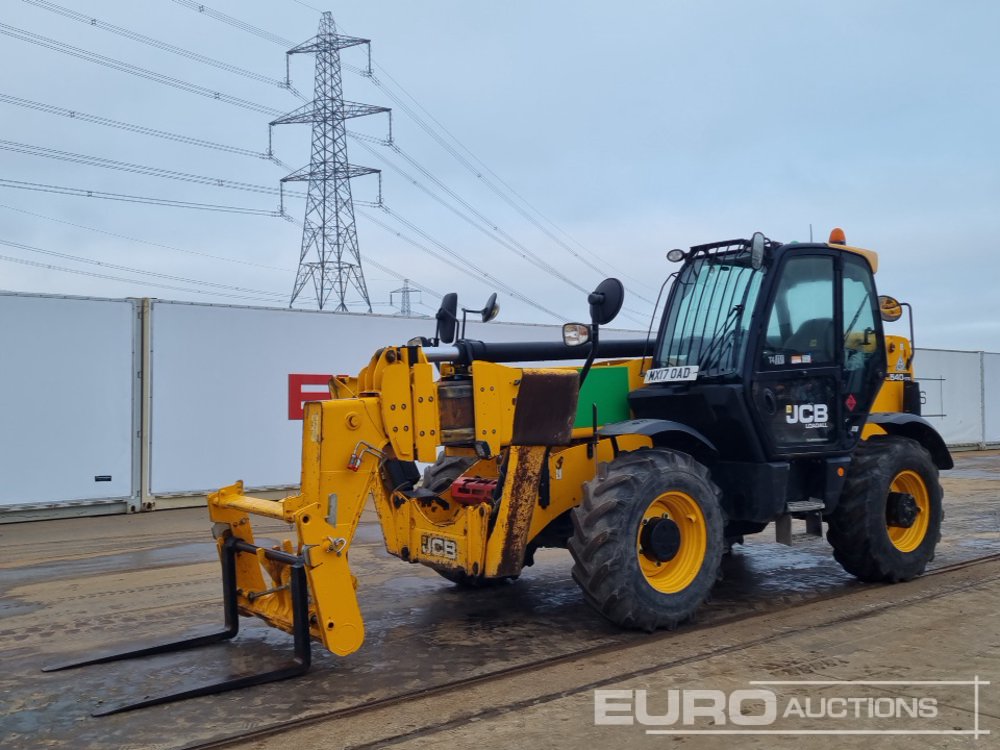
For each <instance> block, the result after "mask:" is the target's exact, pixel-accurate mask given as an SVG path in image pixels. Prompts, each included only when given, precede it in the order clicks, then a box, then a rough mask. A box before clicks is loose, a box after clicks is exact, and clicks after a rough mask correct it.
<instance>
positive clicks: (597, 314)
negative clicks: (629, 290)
mask: <svg viewBox="0 0 1000 750" xmlns="http://www.w3.org/2000/svg"><path fill="white" fill-rule="evenodd" d="M624 301H625V287H624V286H622V283H621V282H620V281H619V280H618V279H614V278H612V279H605V280H604V281H602V282H601V283H600V284H598V285H597V289H595V290H594V291H592V292H591V293H590V296H588V297H587V302H589V303H590V320H591V321H592V322H593V323H594V325H598V326H603V325H607V324H608V323H610V322H611V321H612V320H614V319H615V316H616V315H618V313H619V312H620V311H621V309H622V303H623V302H624Z"/></svg>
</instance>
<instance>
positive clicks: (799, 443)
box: [751, 248, 843, 458]
mask: <svg viewBox="0 0 1000 750" xmlns="http://www.w3.org/2000/svg"><path fill="white" fill-rule="evenodd" d="M837 265H838V264H837V256H836V254H835V253H834V252H831V251H826V252H824V251H822V250H819V249H817V251H816V252H810V251H809V250H808V249H805V248H803V249H801V250H799V249H796V250H794V251H789V252H788V254H786V255H785V257H784V258H783V261H782V263H781V264H780V271H779V273H780V275H779V277H778V279H777V281H776V282H775V283H774V284H773V285H772V291H771V295H770V298H769V300H768V302H767V304H766V305H765V307H764V311H763V317H762V328H761V329H760V331H759V334H758V339H757V342H758V345H757V348H756V354H755V357H756V362H755V366H754V372H753V375H752V382H751V400H752V403H753V409H754V411H755V415H756V419H757V422H758V425H759V427H760V429H761V432H762V438H763V443H764V445H765V452H766V453H768V454H769V455H770V456H771V457H772V458H781V457H787V456H790V455H799V454H808V453H813V452H816V453H818V452H829V451H830V450H831V449H836V448H837V447H839V446H840V444H841V443H842V442H843V423H842V418H841V404H840V393H841V390H842V383H841V364H840V363H841V360H842V358H843V353H842V347H841V346H840V340H841V337H840V334H839V330H840V326H838V324H837V323H838V320H839V313H840V307H841V304H840V303H841V300H840V295H839V294H837V293H836V291H837V287H838V286H839V283H838V282H839V270H838V267H837Z"/></svg>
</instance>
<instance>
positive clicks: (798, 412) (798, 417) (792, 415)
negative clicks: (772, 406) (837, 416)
mask: <svg viewBox="0 0 1000 750" xmlns="http://www.w3.org/2000/svg"><path fill="white" fill-rule="evenodd" d="M829 413H830V410H829V408H827V405H826V404H789V405H788V406H786V407H785V421H786V422H788V424H816V423H820V422H823V423H825V422H826V420H827V417H828V416H829Z"/></svg>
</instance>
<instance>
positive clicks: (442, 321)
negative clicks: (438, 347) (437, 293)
mask: <svg viewBox="0 0 1000 750" xmlns="http://www.w3.org/2000/svg"><path fill="white" fill-rule="evenodd" d="M435 317H436V318H437V332H436V333H435V334H434V338H436V339H437V340H438V342H440V343H442V344H453V343H455V326H456V325H457V324H458V295H457V294H455V292H449V293H448V294H446V295H444V297H443V298H442V299H441V307H439V308H438V311H437V315H436V316H435Z"/></svg>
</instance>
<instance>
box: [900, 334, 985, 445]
mask: <svg viewBox="0 0 1000 750" xmlns="http://www.w3.org/2000/svg"><path fill="white" fill-rule="evenodd" d="M913 369H914V375H915V377H916V379H917V380H918V381H919V383H920V391H921V395H922V397H923V399H922V400H923V402H924V403H923V413H924V416H926V417H927V419H928V421H930V422H931V423H932V424H933V425H934V426H935V427H936V428H937V429H938V431H939V432H940V433H941V436H942V437H943V438H944V441H945V442H946V443H947V444H948V445H978V444H980V443H982V442H983V405H982V394H983V380H982V373H981V369H980V355H979V352H956V351H947V350H944V349H918V350H917V352H916V355H915V356H914V359H913Z"/></svg>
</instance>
